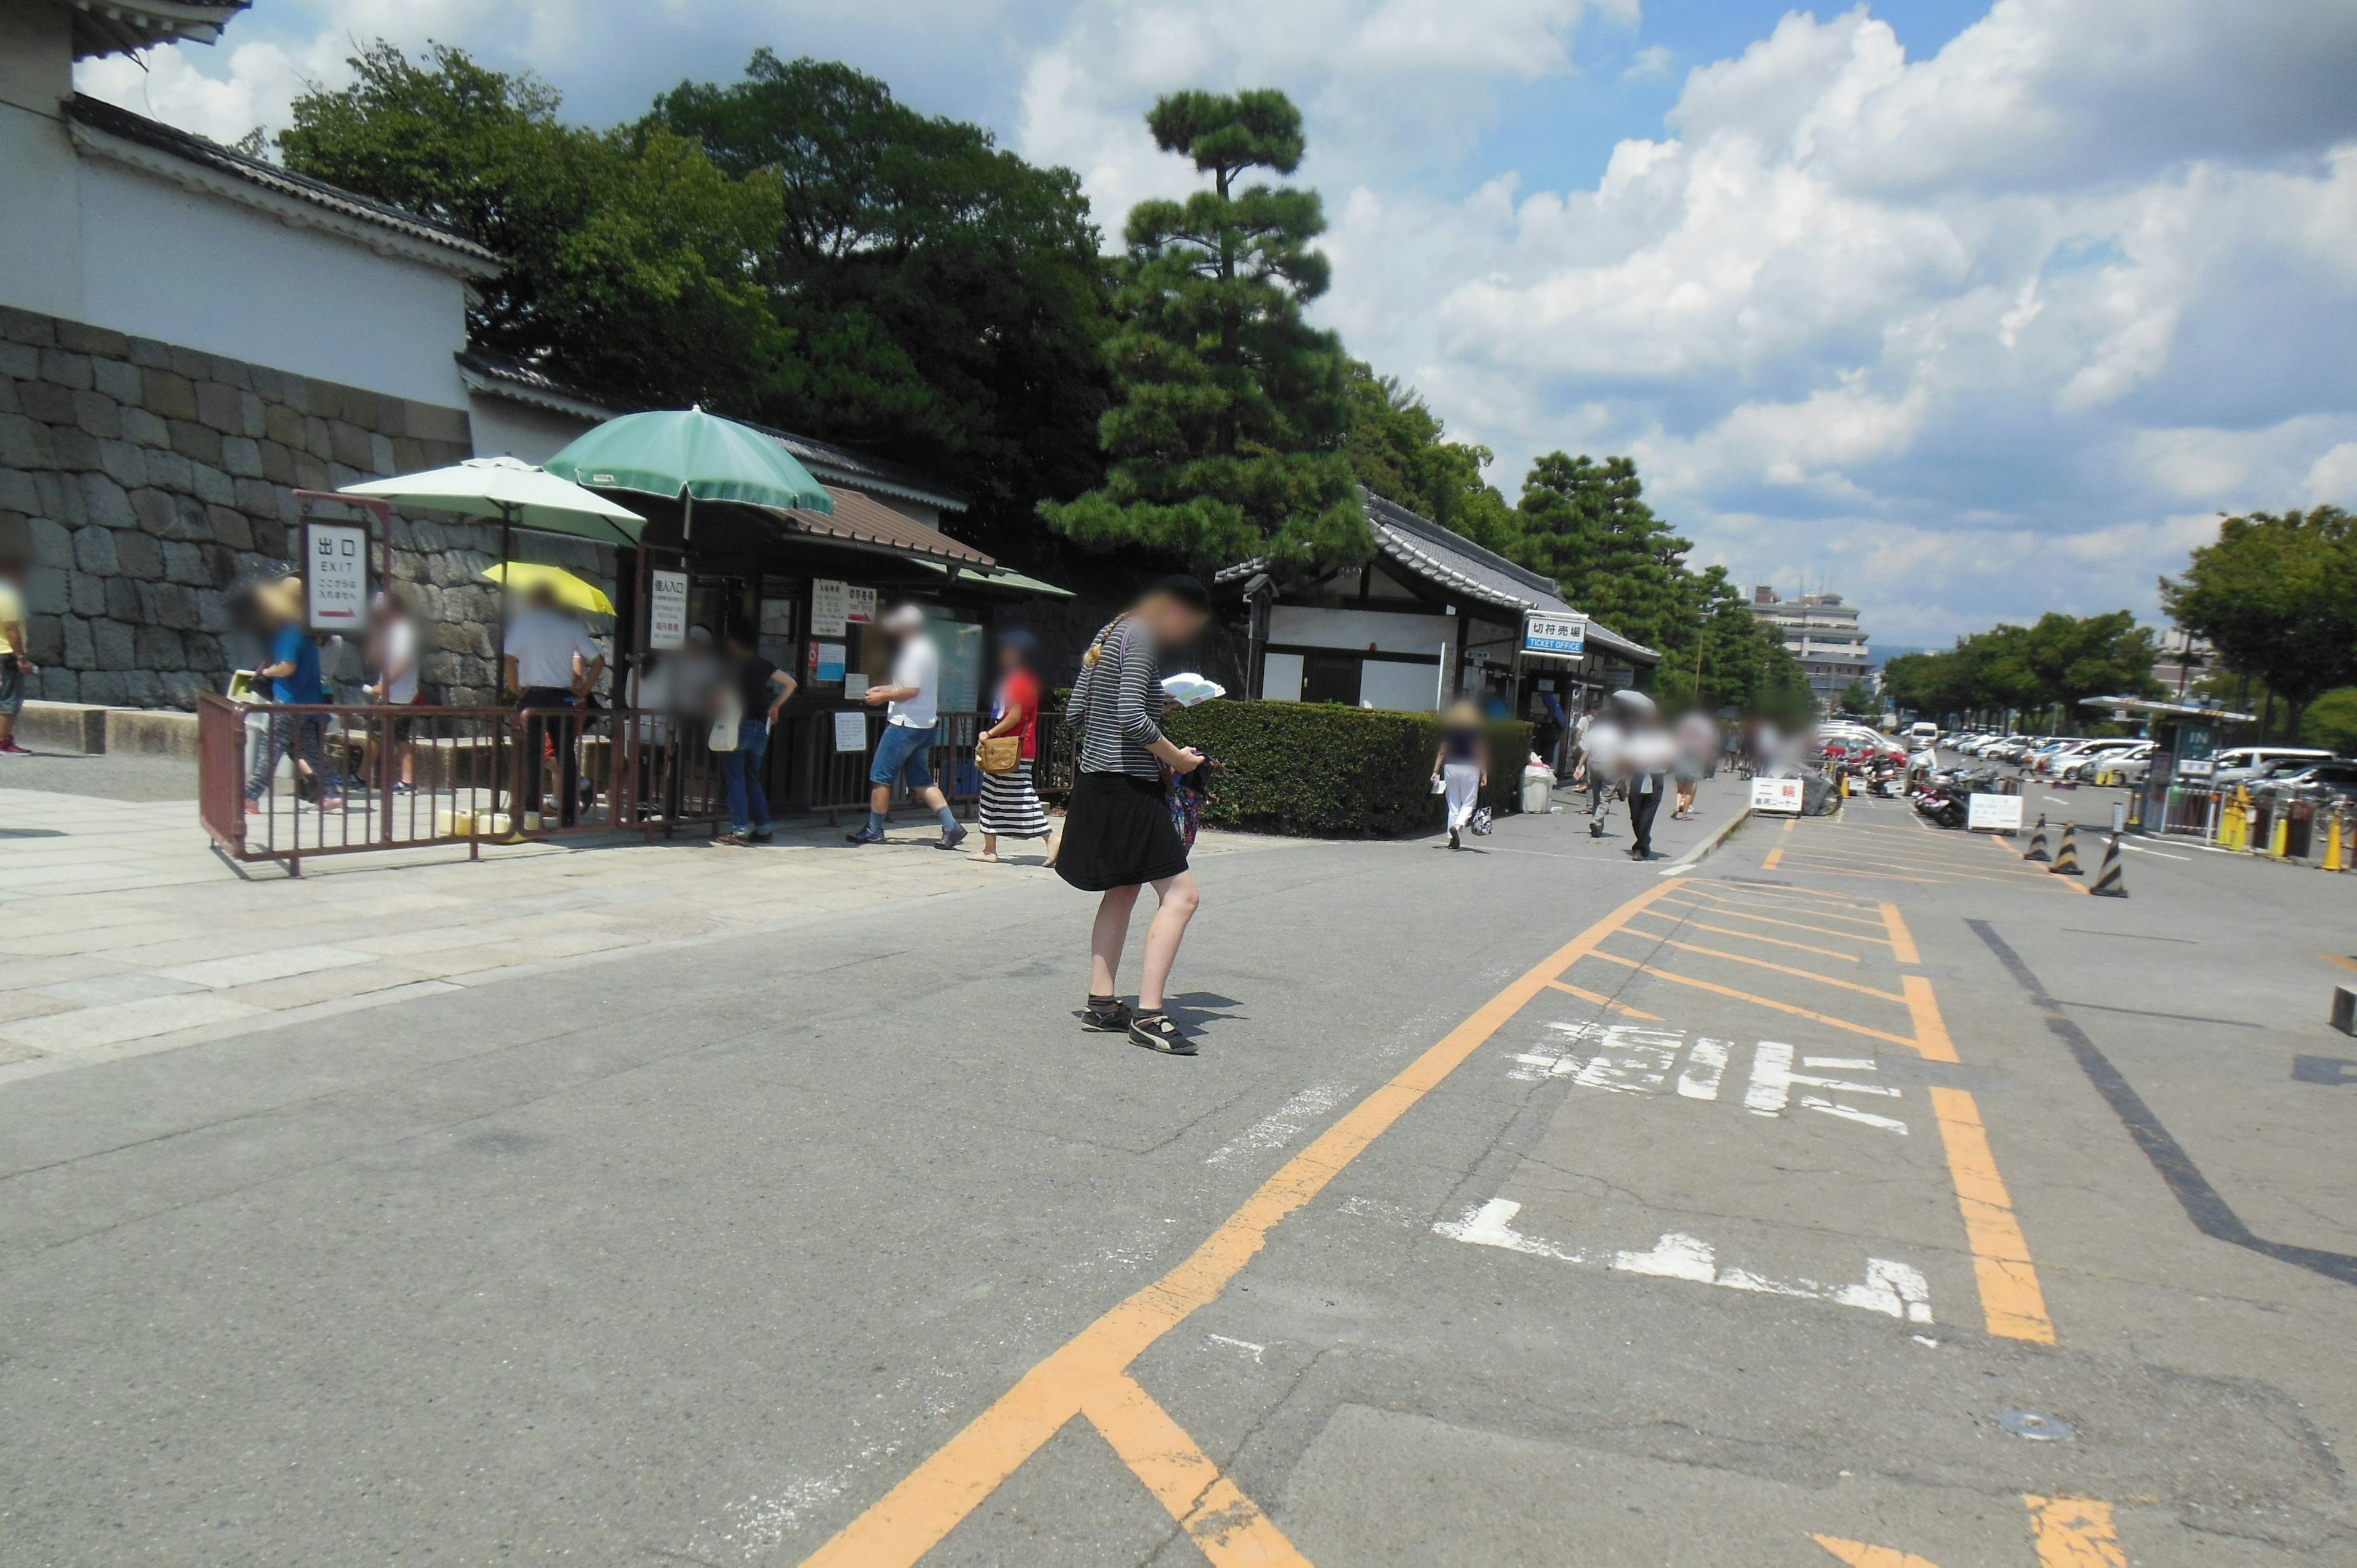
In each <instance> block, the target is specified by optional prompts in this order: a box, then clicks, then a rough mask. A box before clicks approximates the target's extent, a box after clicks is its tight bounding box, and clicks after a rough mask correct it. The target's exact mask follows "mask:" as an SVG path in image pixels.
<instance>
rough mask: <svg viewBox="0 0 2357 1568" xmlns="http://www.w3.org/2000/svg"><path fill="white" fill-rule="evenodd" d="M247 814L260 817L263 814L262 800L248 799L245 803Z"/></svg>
mask: <svg viewBox="0 0 2357 1568" xmlns="http://www.w3.org/2000/svg"><path fill="white" fill-rule="evenodd" d="M245 814H246V815H247V816H249V817H258V816H260V815H262V802H261V801H259V800H247V801H246V803H245Z"/></svg>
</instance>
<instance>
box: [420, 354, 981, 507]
mask: <svg viewBox="0 0 2357 1568" xmlns="http://www.w3.org/2000/svg"><path fill="white" fill-rule="evenodd" d="M458 365H459V369H460V370H461V371H470V372H472V373H473V374H474V375H475V376H477V377H479V378H481V379H482V380H484V381H493V382H497V383H499V384H498V386H497V388H496V389H495V390H497V391H500V392H503V393H505V394H506V395H507V396H510V397H514V398H518V399H521V400H522V401H523V402H525V403H538V404H540V405H541V406H543V407H544V408H554V409H559V410H562V411H563V412H565V413H576V414H579V415H581V416H582V417H584V418H588V419H611V418H613V417H614V416H615V415H617V414H622V413H639V412H640V407H641V405H640V404H637V403H633V402H631V401H630V400H629V399H627V398H617V397H614V396H612V395H610V394H608V393H606V392H588V391H586V390H584V389H583V388H580V387H576V386H570V385H568V384H566V383H565V382H564V381H558V380H556V379H555V378H554V376H551V375H549V374H548V373H547V372H545V371H539V370H535V369H533V367H532V366H530V365H526V364H523V363H522V362H520V361H518V360H511V359H508V358H505V357H504V356H501V355H498V354H487V353H485V352H483V351H482V350H481V349H468V350H467V351H466V352H464V353H462V354H460V355H459V356H458ZM728 417H729V418H731V419H735V418H736V415H734V414H730V415H729V416H728ZM737 424H742V425H746V426H748V427H749V428H751V429H754V430H758V431H759V432H760V433H761V434H762V435H767V436H769V437H770V439H771V440H773V441H775V442H777V443H778V445H780V446H783V447H784V448H785V449H786V450H787V451H789V452H791V453H792V454H793V455H794V457H795V459H796V461H798V462H800V463H801V464H802V467H805V468H808V469H809V470H810V471H811V474H812V476H813V478H817V479H818V480H819V482H820V483H822V484H838V485H856V486H858V487H859V488H860V489H866V490H881V491H883V492H884V493H885V494H887V495H895V496H902V497H905V498H907V499H909V500H913V501H921V502H923V503H924V504H926V505H928V506H936V507H940V508H941V509H942V510H944V511H963V510H966V508H967V507H969V506H971V505H972V504H973V502H972V501H971V500H970V499H968V498H967V497H966V496H965V495H964V494H963V493H962V492H961V491H958V490H954V489H951V488H950V487H949V486H947V485H944V484H942V483H941V482H940V481H938V480H936V479H933V478H929V477H927V476H926V475H924V474H922V473H920V472H919V471H918V470H916V469H914V468H910V467H904V466H902V465H901V464H899V463H892V462H888V461H886V460H885V459H883V458H881V457H870V456H867V455H866V454H865V453H860V452H854V451H852V450H851V449H850V448H848V447H845V446H834V445H833V444H832V443H829V442H825V441H817V440H813V439H812V438H811V437H810V436H807V435H795V434H794V433H793V432H792V431H791V430H777V429H772V428H771V427H770V426H769V425H766V424H755V423H754V422H753V421H751V420H749V419H738V420H737Z"/></svg>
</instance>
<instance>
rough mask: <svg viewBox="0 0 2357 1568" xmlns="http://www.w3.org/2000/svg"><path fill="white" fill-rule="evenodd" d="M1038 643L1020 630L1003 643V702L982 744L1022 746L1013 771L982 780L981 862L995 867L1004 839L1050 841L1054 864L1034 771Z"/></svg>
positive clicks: (1000, 700) (987, 775)
mask: <svg viewBox="0 0 2357 1568" xmlns="http://www.w3.org/2000/svg"><path fill="white" fill-rule="evenodd" d="M1038 650H1039V641H1038V639H1035V638H1033V637H1032V635H1031V634H1030V633H1029V632H1028V631H1025V630H1024V629H1023V628H1020V627H1017V628H1015V629H1014V630H1012V631H1008V632H1005V633H1003V634H1001V635H1000V637H999V639H998V667H999V670H1000V671H1001V672H1002V673H1001V674H1000V676H999V681H998V700H997V702H996V704H995V711H994V717H993V722H992V724H991V726H990V727H989V728H988V729H986V730H985V731H983V732H982V735H981V736H980V738H981V739H983V740H996V739H1001V738H1005V737H1010V736H1011V737H1012V738H1013V739H1014V740H1015V741H1016V742H1017V745H1018V747H1019V750H1018V751H1017V762H1016V764H1015V766H1014V767H1012V768H1007V769H1006V770H1004V771H1002V772H998V773H985V774H984V775H983V776H982V806H981V809H980V810H979V811H976V812H975V813H974V815H975V818H976V820H977V821H978V822H980V824H981V827H982V853H981V854H977V855H975V856H974V859H976V860H983V861H991V862H996V860H997V859H998V841H999V838H1000V837H1001V835H1004V836H1006V837H1007V838H1011V839H1049V841H1050V842H1049V845H1048V858H1049V861H1050V862H1051V863H1052V862H1053V861H1054V859H1055V849H1056V846H1055V843H1054V842H1053V840H1052V838H1050V834H1051V833H1052V832H1053V830H1052V828H1051V827H1050V826H1049V822H1048V809H1047V808H1046V807H1045V806H1042V805H1041V804H1040V803H1039V790H1038V789H1035V788H1033V786H1032V782H1031V769H1032V768H1033V767H1034V766H1035V764H1036V763H1037V761H1038V758H1039V677H1038V676H1037V675H1035V674H1033V673H1032V672H1031V660H1032V656H1033V655H1034V654H1035V653H1036V652H1037V651H1038Z"/></svg>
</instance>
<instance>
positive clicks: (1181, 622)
mask: <svg viewBox="0 0 2357 1568" xmlns="http://www.w3.org/2000/svg"><path fill="white" fill-rule="evenodd" d="M1138 613H1139V615H1140V617H1141V618H1143V619H1144V620H1145V622H1146V626H1147V627H1148V628H1150V629H1151V630H1152V631H1153V633H1154V640H1155V641H1157V642H1158V643H1160V644H1162V646H1163V647H1165V648H1176V647H1178V646H1179V644H1180V643H1182V642H1192V641H1194V640H1195V639H1196V638H1198V637H1200V636H1201V635H1202V631H1203V628H1204V626H1205V624H1206V623H1208V622H1209V621H1210V620H1211V617H1210V616H1208V615H1205V614H1204V613H1203V612H1202V611H1201V610H1199V609H1197V608H1196V607H1194V606H1192V605H1190V604H1188V603H1186V602H1184V601H1183V600H1180V599H1178V598H1175V597H1173V596H1170V595H1168V594H1157V595H1155V596H1153V597H1152V598H1150V599H1148V600H1146V603H1145V605H1144V606H1143V607H1141V608H1140V610H1139V612H1138Z"/></svg>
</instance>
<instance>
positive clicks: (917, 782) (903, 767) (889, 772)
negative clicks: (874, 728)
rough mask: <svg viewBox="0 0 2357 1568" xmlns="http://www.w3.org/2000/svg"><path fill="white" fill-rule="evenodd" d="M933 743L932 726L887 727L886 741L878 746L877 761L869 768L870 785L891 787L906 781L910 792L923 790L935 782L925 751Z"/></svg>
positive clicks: (879, 742) (868, 778)
mask: <svg viewBox="0 0 2357 1568" xmlns="http://www.w3.org/2000/svg"><path fill="white" fill-rule="evenodd" d="M932 744H933V726H932V725H926V726H925V727H924V728H923V729H911V728H909V726H908V725H885V726H884V738H883V739H881V740H879V741H877V743H876V760H875V761H874V762H872V763H870V764H869V765H868V768H867V781H868V782H869V783H870V784H889V783H891V782H893V781H894V780H895V779H905V780H907V782H908V785H909V789H924V788H926V787H927V786H928V785H930V784H931V783H932V781H933V770H932V768H931V767H930V766H928V765H927V764H926V761H925V752H926V750H927V748H928V747H930V746H931V745H932Z"/></svg>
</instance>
